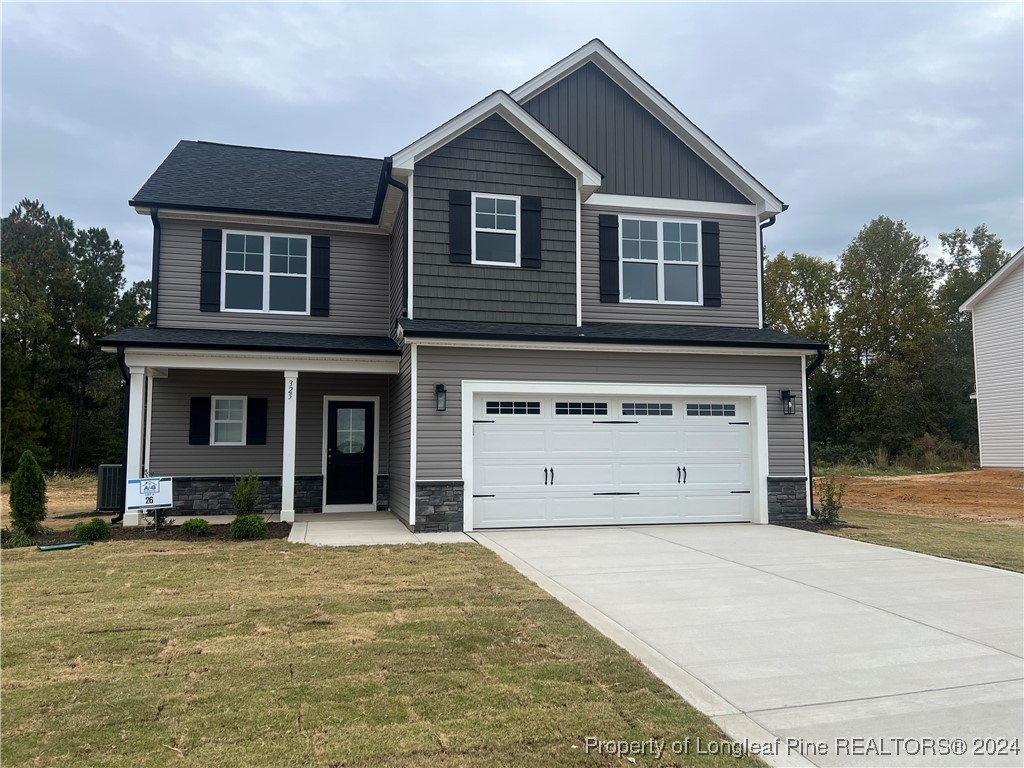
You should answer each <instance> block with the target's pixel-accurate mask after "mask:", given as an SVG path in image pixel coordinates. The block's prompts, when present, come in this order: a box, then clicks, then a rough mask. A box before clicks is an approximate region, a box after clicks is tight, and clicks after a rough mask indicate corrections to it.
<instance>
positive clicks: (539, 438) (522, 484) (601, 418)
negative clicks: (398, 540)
mask: <svg viewBox="0 0 1024 768" xmlns="http://www.w3.org/2000/svg"><path fill="white" fill-rule="evenodd" d="M131 205H133V206H134V207H135V209H136V210H137V211H138V212H139V213H140V214H143V215H146V216H149V217H150V218H151V219H152V221H153V228H154V235H153V307H152V318H153V319H152V325H151V327H148V328H138V329H132V330H126V331H122V332H120V333H117V334H114V335H113V336H111V337H109V338H108V339H107V340H106V346H107V348H109V349H110V350H112V351H116V353H117V354H118V356H119V359H120V360H121V361H122V365H123V368H124V370H125V371H126V375H127V376H129V377H130V404H129V415H128V439H127V465H126V467H127V468H126V472H127V476H128V477H129V478H130V477H139V476H144V475H149V476H173V477H174V479H175V486H174V487H175V505H176V511H177V512H178V513H179V514H180V513H185V514H189V513H195V514H204V513H207V514H209V513H215V512H227V511H229V510H230V492H231V484H232V479H233V476H235V475H239V474H242V473H245V472H249V471H253V472H256V473H258V474H260V475H261V477H262V478H263V480H264V491H265V499H266V501H267V502H268V503H270V504H272V505H274V506H275V507H277V506H279V508H280V512H281V518H282V519H283V520H290V519H294V515H295V513H296V512H297V511H300V512H303V511H328V512H332V511H346V510H352V511H363V510H373V509H390V510H391V511H392V512H393V513H394V514H395V515H397V516H398V517H399V518H400V519H401V520H402V521H403V522H405V523H407V524H408V525H409V526H410V527H411V528H412V529H414V530H417V531H420V530H463V529H465V530H473V529H482V528H493V527H511V526H572V525H601V524H624V523H678V522H718V521H723V522H724V521H750V522H761V523H763V522H768V521H769V520H775V519H782V518H793V517H803V516H804V515H806V513H807V509H808V480H807V477H808V473H809V457H808V444H807V426H806V425H807V415H806V402H807V400H806V374H805V371H806V369H807V367H808V366H813V365H815V364H816V362H820V359H821V354H822V351H823V349H824V347H825V345H823V344H821V343H818V342H815V341H810V340H807V339H801V338H795V337H793V336H789V335H786V334H782V333H778V332H776V331H772V330H770V329H768V328H765V327H764V322H763V314H762V299H761V287H762V268H761V234H762V229H764V228H765V227H766V226H769V225H770V224H771V223H772V222H773V221H774V218H775V216H776V215H778V214H780V213H782V212H783V210H785V208H786V206H785V205H783V203H782V202H781V201H780V200H779V199H778V198H777V197H775V195H773V194H772V193H771V192H770V191H769V190H768V189H767V188H765V187H764V185H762V184H761V183H760V182H759V181H757V179H755V178H754V177H753V176H752V175H751V174H750V173H748V172H747V171H746V170H744V169H743V168H742V167H741V166H740V165H739V164H738V163H737V162H736V161H735V160H734V159H733V158H732V157H730V156H729V155H728V154H726V153H725V151H723V150H722V148H721V147H719V146H718V145H717V144H715V142H713V141H712V140H711V139H710V138H709V137H708V136H706V135H705V134H704V133H703V132H702V131H701V130H700V129H699V128H697V127H696V126H695V125H693V123H691V122H690V121H689V120H688V119H687V118H686V117H685V116H684V115H683V114H681V113H680V112H679V111H678V110H677V109H676V108H675V107H674V106H672V105H671V104H670V103H669V102H668V101H666V99H665V98H664V97H663V96H661V94H659V93H658V92H657V91H656V90H655V89H654V88H652V87H651V86H650V85H649V84H648V83H646V82H645V81H644V80H643V79H642V78H640V77H639V76H638V75H637V74H636V73H635V72H634V71H633V70H632V69H630V68H629V67H628V66H626V64H624V63H623V62H622V61H621V60H620V59H619V58H618V57H617V56H616V55H615V54H614V53H612V52H611V51H610V50H609V49H608V48H607V47H606V46H605V45H604V44H603V43H601V42H600V41H597V40H595V41H593V42H591V43H588V44H587V45H585V46H584V47H583V48H581V49H579V50H578V51H576V52H575V53H573V54H571V55H570V56H568V57H567V58H565V59H563V60H562V61H560V62H558V63H557V64H555V65H554V66H552V67H551V68H550V69H548V70H547V71H545V72H543V73H541V74H539V75H538V76H537V77H535V78H534V79H532V80H530V81H529V82H528V83H526V84H525V85H522V86H520V87H519V88H517V89H516V90H514V91H512V92H511V93H506V92H504V91H497V92H495V93H494V94H492V95H491V96H489V97H487V98H486V99H484V100H483V101H481V102H480V103H478V104H476V105H474V106H473V107H471V108H469V109H467V110H466V111H465V112H463V113H461V114H459V115H457V116H456V117H454V118H452V119H451V120H450V121H448V122H447V123H445V124H444V125H442V126H440V127H439V128H437V129H436V130H434V131H432V132H431V133H429V134H428V135H426V136H424V137H423V138H421V139H418V140H417V141H414V142H413V143H412V144H410V145H409V146H407V147H406V148H405V149H402V150H401V151H399V152H397V153H395V154H394V155H393V156H392V157H388V158H384V159H369V158H358V157H347V156H334V155H322V154H312V153H304V152H289V151H279V150H269V149H254V148H249V147H237V146H225V145H220V144H208V143H203V142H185V141H183V142H181V143H180V144H178V146H177V147H175V148H174V150H173V151H172V152H171V154H170V155H169V156H168V157H167V159H166V160H164V162H163V163H162V164H161V165H160V167H159V168H158V169H157V170H156V172H155V173H154V174H153V175H152V176H151V177H150V179H149V180H148V181H147V182H146V183H145V184H144V185H143V187H142V189H140V190H139V192H138V194H136V196H135V197H134V199H133V200H132V201H131ZM125 522H126V524H132V523H135V522H137V519H136V516H135V515H132V514H129V515H127V516H126V518H125Z"/></svg>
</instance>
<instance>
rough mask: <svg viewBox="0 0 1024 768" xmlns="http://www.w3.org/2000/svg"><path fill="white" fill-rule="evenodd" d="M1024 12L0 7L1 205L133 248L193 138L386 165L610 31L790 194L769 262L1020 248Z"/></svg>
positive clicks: (749, 163)
mask: <svg viewBox="0 0 1024 768" xmlns="http://www.w3.org/2000/svg"><path fill="white" fill-rule="evenodd" d="M1022 35H1024V20H1022V5H1021V4H1020V3H1019V2H1015V3H1003V4H981V3H971V4H919V3H915V4H888V5H880V4H851V5H840V4H834V3H828V4H795V3H794V4H725V3H716V4H706V5H704V4H671V5H670V4H649V5H648V4H639V3H630V4H628V5H627V4H621V5H619V4H600V5H583V4H530V5H522V4H518V5H511V4H486V5H484V4H481V5H463V4H457V5H456V4H444V5H442V4H436V5H415V6H413V5H400V4H382V3H377V4H347V5H341V4H337V5H331V4H318V5H300V4H289V5H264V4H256V3H250V4H219V5H202V4H184V3H182V4H173V5H172V4H168V5H156V4H118V5H92V4H74V5H64V4H45V5H22V4H14V3H9V2H8V3H4V6H3V28H2V37H3V40H2V43H3V104H2V108H3V124H2V128H3V138H2V142H3V144H2V149H3V157H2V161H3V188H2V204H3V212H4V214H6V213H8V212H9V211H10V210H11V208H13V207H14V206H15V205H16V204H17V203H18V201H19V200H21V199H22V198H25V197H28V198H37V199H39V200H41V201H42V202H43V203H44V204H45V205H46V206H47V208H48V209H49V210H50V211H51V212H53V213H60V214H63V215H64V216H67V217H69V218H71V219H73V220H74V221H75V223H76V225H78V226H79V227H85V226H103V227H106V228H107V229H108V230H109V231H110V233H111V235H112V236H113V237H116V238H118V239H120V240H121V242H122V243H124V246H125V250H126V262H127V277H128V278H129V280H138V279H146V278H148V277H149V262H150V248H151V232H152V230H151V225H150V222H149V220H148V218H143V217H141V216H138V215H136V214H135V213H134V212H133V211H132V210H131V209H129V208H128V206H127V200H128V199H129V198H130V197H131V196H132V195H134V194H135V192H136V191H137V190H138V189H139V187H140V186H142V184H143V182H144V181H145V180H146V178H147V177H148V176H149V174H150V173H152V172H153V170H155V169H156V167H157V165H159V163H160V162H161V161H162V160H163V159H164V157H165V156H166V155H167V153H168V152H169V151H170V150H171V148H172V147H173V146H174V144H175V142H177V141H178V140H179V139H203V140H209V141H219V142H226V143H233V144H246V145H252V146H262V147H278V148H285V149H302V150H312V151H318V152H333V153H338V154H353V155H366V156H371V157H384V156H386V155H390V154H392V153H394V152H396V151H397V150H399V149H401V148H402V147H404V146H405V145H406V144H408V143H410V142H411V141H413V140H414V139H416V138H418V137H420V136H421V135H423V134H424V133H426V132H428V131H429V130H431V129H433V128H434V127H436V126H437V125H439V124H441V123H442V122H444V121H445V120H447V119H448V118H450V117H452V116H453V115H455V114H457V113H458V112H460V111H462V110H463V109H465V108H466V107H468V106H470V105H471V104H473V103H474V102H476V101H478V100H479V99H481V98H482V97H484V96H486V95H487V94H489V93H491V92H493V91H495V90H497V89H504V90H508V91H511V90H512V89H513V88H515V87H516V86H518V85H520V84H521V83H523V82H525V81H526V80H528V79H529V78H531V77H532V76H533V75H535V74H537V73H538V72H540V71H542V70H543V69H545V68H546V67H548V66H549V65H551V64H553V63H554V62H555V61H557V60H558V59H560V58H562V57H563V56H565V55H566V54H568V53H570V52H571V51H573V50H575V49H576V48H578V47H579V46H581V45H582V44H584V43H585V42H587V41H588V40H590V39H591V38H594V37H600V38H601V39H602V40H604V42H605V43H607V44H608V45H609V46H610V47H611V48H612V49H613V50H614V51H616V52H617V53H618V54H619V56H621V57H622V58H623V59H624V60H625V61H626V62H627V63H628V64H629V65H631V66H632V67H633V68H634V69H635V70H636V71H637V72H638V73H639V74H640V75H641V76H642V77H644V78H645V79H646V80H647V81H648V82H650V83H651V84H652V85H653V86H654V87H655V88H657V89H658V90H659V91H661V93H662V94H664V95H665V96H666V97H668V98H669V99H670V100H671V101H672V102H673V103H674V104H675V105H676V106H677V107H679V109H680V110H682V111H683V112H684V113H685V114H686V115H687V116H688V117H689V118H690V119H691V120H693V121H694V122H695V123H696V124H697V125H699V126H700V127H701V128H702V129H703V130H704V131H705V132H706V133H708V134H709V135H710V136H711V137H712V138H713V139H714V140H715V141H717V142H718V143H719V144H720V145H721V146H722V147H724V148H725V150H726V151H727V152H729V153H730V154H731V155H732V156H733V157H734V158H735V159H736V160H737V161H738V162H739V163H740V164H741V165H743V166H744V167H745V168H747V169H748V170H749V171H750V172H751V173H753V174H754V175H755V176H756V177H757V178H758V179H759V180H761V181H762V182H763V183H764V184H765V185H766V186H767V187H768V188H769V189H771V190H772V191H773V192H774V193H775V194H776V195H778V196H779V197H781V198H782V199H783V200H784V201H786V202H787V203H789V205H790V210H789V211H788V212H787V213H785V214H784V215H782V216H780V217H779V219H778V223H777V224H776V225H775V227H774V228H772V229H771V230H769V232H768V233H766V244H767V247H768V251H769V253H772V254H774V253H776V252H778V251H780V250H785V251H797V250H798V251H803V252H805V253H810V254H814V255H817V256H824V257H830V258H832V257H835V256H837V255H838V254H839V253H841V252H842V250H843V248H844V247H845V246H846V245H847V244H848V243H849V241H850V240H851V239H852V238H853V237H854V236H855V235H856V234H857V232H858V231H859V230H860V228H861V227H862V226H863V225H864V224H866V223H867V222H868V221H870V220H871V219H872V218H874V217H875V216H878V215H880V214H885V215H887V216H891V217H893V218H900V219H904V220H906V221H907V223H908V225H909V226H910V228H911V229H912V230H913V231H914V232H916V233H917V234H920V235H924V236H926V237H927V238H928V239H929V241H930V243H931V246H932V251H933V252H937V249H938V234H939V232H943V231H949V230H952V229H953V228H954V227H964V228H973V227H974V226H975V225H977V224H981V223H985V224H987V225H988V226H989V229H990V230H991V231H993V232H994V233H996V234H997V235H998V236H999V237H1001V238H1002V239H1003V242H1004V246H1005V247H1006V248H1007V249H1008V250H1010V251H1015V250H1016V249H1017V248H1019V247H1020V246H1021V245H1022V244H1024V224H1022V206H1024V106H1022V94H1024V82H1022V78H1024V58H1022Z"/></svg>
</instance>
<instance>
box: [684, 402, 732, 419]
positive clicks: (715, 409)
mask: <svg viewBox="0 0 1024 768" xmlns="http://www.w3.org/2000/svg"><path fill="white" fill-rule="evenodd" d="M686 415H687V416H735V415H736V406H735V405H734V404H733V403H687V404H686Z"/></svg>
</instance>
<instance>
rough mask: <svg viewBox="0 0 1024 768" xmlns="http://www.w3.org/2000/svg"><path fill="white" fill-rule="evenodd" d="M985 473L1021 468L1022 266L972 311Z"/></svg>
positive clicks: (1023, 436)
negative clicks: (992, 470) (993, 469)
mask: <svg viewBox="0 0 1024 768" xmlns="http://www.w3.org/2000/svg"><path fill="white" fill-rule="evenodd" d="M973 315H974V359H975V364H976V371H975V380H976V382H977V391H978V435H979V439H980V446H981V466H983V467H1024V262H1021V263H1018V264H1017V266H1016V267H1014V268H1013V270H1012V271H1011V272H1010V273H1009V274H1007V275H1006V277H1005V279H1003V280H1002V282H1001V283H1000V284H999V285H997V286H996V287H995V288H993V289H992V291H991V292H990V293H989V294H988V295H987V296H984V297H982V299H981V301H979V302H978V304H977V305H976V306H975V308H974V312H973Z"/></svg>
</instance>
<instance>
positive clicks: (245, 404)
mask: <svg viewBox="0 0 1024 768" xmlns="http://www.w3.org/2000/svg"><path fill="white" fill-rule="evenodd" d="M218 400H241V401H242V442H240V443H218V442H217V401H218ZM237 423H238V422H236V421H222V422H221V424H237ZM248 429H249V397H248V396H247V395H210V445H216V446H225V445H245V444H246V442H245V441H246V439H247V438H248V436H249V434H248Z"/></svg>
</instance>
